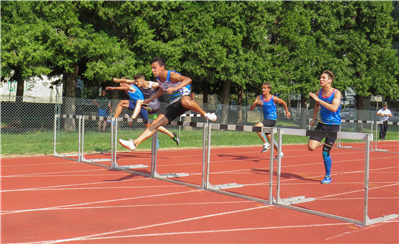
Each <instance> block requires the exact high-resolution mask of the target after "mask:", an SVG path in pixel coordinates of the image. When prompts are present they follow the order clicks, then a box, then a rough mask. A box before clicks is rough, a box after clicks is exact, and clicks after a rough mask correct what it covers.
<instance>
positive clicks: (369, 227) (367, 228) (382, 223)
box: [326, 219, 398, 241]
mask: <svg viewBox="0 0 399 244" xmlns="http://www.w3.org/2000/svg"><path fill="white" fill-rule="evenodd" d="M397 222H398V219H394V220H389V221H386V222H381V223H377V224H373V225H369V226H366V227H363V228H360V229H357V230H352V231H346V232H343V233H341V234H338V235H335V236H331V237H328V238H326V241H328V240H332V239H336V238H339V237H343V236H345V235H350V234H354V233H357V232H360V231H364V230H369V229H371V228H374V227H379V226H381V225H386V224H390V223H397Z"/></svg>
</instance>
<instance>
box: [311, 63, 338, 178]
mask: <svg viewBox="0 0 399 244" xmlns="http://www.w3.org/2000/svg"><path fill="white" fill-rule="evenodd" d="M333 81H334V74H333V73H332V72H331V71H329V70H325V71H323V73H322V74H321V76H320V86H321V89H320V90H318V91H317V92H316V94H314V93H311V92H309V95H310V97H311V98H313V99H314V100H315V101H316V105H315V107H314V111H313V120H312V121H310V123H309V124H310V125H311V126H314V125H315V121H316V118H317V114H318V113H319V110H320V121H319V122H318V124H317V127H316V129H315V130H320V131H339V126H340V125H341V115H340V111H341V92H340V91H339V90H337V89H335V88H333V87H331V84H332V82H333ZM322 139H323V137H318V136H310V137H309V142H308V149H309V151H314V150H316V148H317V147H318V146H319V145H320V141H321V140H322ZM335 140H336V138H326V140H325V141H324V145H323V160H324V167H325V170H326V174H325V176H324V179H323V180H322V181H321V183H322V184H329V183H331V181H332V179H331V164H332V160H331V156H330V151H331V148H332V147H333V146H334V143H335Z"/></svg>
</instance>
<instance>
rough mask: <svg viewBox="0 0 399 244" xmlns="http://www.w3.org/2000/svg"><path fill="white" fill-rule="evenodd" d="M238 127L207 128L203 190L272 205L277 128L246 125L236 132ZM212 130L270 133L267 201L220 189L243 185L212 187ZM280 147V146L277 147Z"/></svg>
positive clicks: (214, 125)
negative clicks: (210, 180)
mask: <svg viewBox="0 0 399 244" xmlns="http://www.w3.org/2000/svg"><path fill="white" fill-rule="evenodd" d="M237 127H238V125H231V124H225V125H223V124H209V127H208V140H207V159H206V163H207V167H206V180H205V189H206V190H209V191H212V192H217V193H221V194H225V195H228V196H233V197H239V198H242V199H246V200H252V201H255V202H260V203H264V204H269V205H272V204H273V201H274V198H273V160H274V155H273V154H274V135H275V133H276V132H277V128H275V127H255V126H248V125H241V126H240V127H242V130H241V129H240V130H237V129H236V128H237ZM212 129H218V130H220V129H225V130H233V131H249V132H263V133H271V138H272V139H271V142H270V143H271V149H270V162H269V169H270V170H269V171H270V179H269V199H268V200H265V199H261V198H257V197H250V196H246V195H242V194H238V193H233V192H228V191H222V189H231V188H237V187H243V185H240V184H237V183H228V184H220V185H212V184H211V183H210V182H209V175H210V170H209V168H210V163H211V161H210V155H211V152H210V150H211V131H212ZM279 147H280V145H279ZM278 158H281V152H279V154H278Z"/></svg>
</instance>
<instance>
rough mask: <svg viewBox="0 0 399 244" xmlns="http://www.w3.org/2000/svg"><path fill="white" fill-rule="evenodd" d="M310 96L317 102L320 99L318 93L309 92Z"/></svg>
mask: <svg viewBox="0 0 399 244" xmlns="http://www.w3.org/2000/svg"><path fill="white" fill-rule="evenodd" d="M309 96H310V97H311V98H313V99H314V100H315V101H316V102H319V101H320V99H319V98H318V97H317V95H316V94H314V93H312V92H309Z"/></svg>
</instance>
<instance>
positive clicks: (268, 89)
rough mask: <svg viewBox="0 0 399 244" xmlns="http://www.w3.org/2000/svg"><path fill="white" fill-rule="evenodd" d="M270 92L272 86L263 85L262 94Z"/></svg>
mask: <svg viewBox="0 0 399 244" xmlns="http://www.w3.org/2000/svg"><path fill="white" fill-rule="evenodd" d="M269 93H270V88H269V87H268V86H262V94H263V95H267V94H269Z"/></svg>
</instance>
